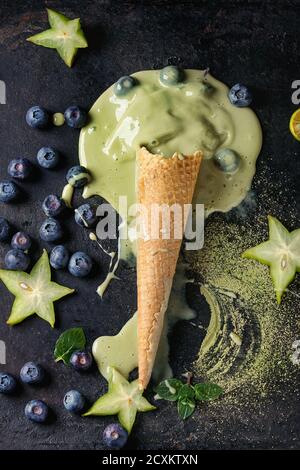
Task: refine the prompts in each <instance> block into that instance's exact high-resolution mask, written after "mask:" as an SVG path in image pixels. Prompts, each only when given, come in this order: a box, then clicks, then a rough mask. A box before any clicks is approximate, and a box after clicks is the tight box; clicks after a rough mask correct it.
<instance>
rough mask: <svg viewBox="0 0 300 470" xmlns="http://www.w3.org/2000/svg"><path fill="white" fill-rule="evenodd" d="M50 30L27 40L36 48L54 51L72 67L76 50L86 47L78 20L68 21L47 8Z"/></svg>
mask: <svg viewBox="0 0 300 470" xmlns="http://www.w3.org/2000/svg"><path fill="white" fill-rule="evenodd" d="M47 12H48V21H49V24H50V26H51V28H50V29H47V30H46V31H43V32H42V33H39V34H36V35H35V36H31V37H30V38H27V41H29V42H33V43H34V44H37V45H38V46H43V47H49V48H50V49H56V50H57V52H58V54H59V55H60V57H61V58H62V60H63V61H64V62H65V64H66V65H67V66H68V67H72V64H73V61H74V58H75V56H76V54H77V50H78V49H80V48H85V47H88V43H87V40H86V38H85V35H84V32H83V31H82V29H81V25H80V19H79V18H76V19H74V20H70V19H69V18H67V17H66V16H64V15H63V14H61V13H59V12H56V11H54V10H51V9H49V8H47Z"/></svg>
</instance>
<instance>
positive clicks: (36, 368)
mask: <svg viewBox="0 0 300 470" xmlns="http://www.w3.org/2000/svg"><path fill="white" fill-rule="evenodd" d="M70 364H71V365H72V366H73V367H74V369H75V370H77V371H79V372H85V371H87V370H89V369H90V368H91V365H92V356H91V354H90V353H89V352H87V351H74V352H73V354H72V356H71V358H70ZM45 379H46V372H45V369H44V368H43V367H42V366H41V365H40V364H36V363H34V362H27V363H26V364H25V365H24V366H23V367H22V369H21V371H20V380H21V382H22V383H23V384H29V385H41V384H43V383H44V382H45ZM17 387H18V382H17V380H16V379H15V377H13V376H12V375H11V374H7V373H3V372H0V393H2V394H5V395H12V394H14V393H15V392H16V390H17ZM63 404H64V407H65V408H66V410H68V411H70V412H71V413H82V412H83V411H84V409H85V407H86V399H85V397H84V396H83V395H82V394H81V393H80V392H78V391H77V390H70V391H68V392H67V393H66V394H65V396H64V399H63ZM25 416H26V418H28V419H29V420H31V421H34V422H36V423H45V422H46V421H47V418H48V416H49V407H48V405H47V404H46V403H45V402H44V401H42V400H31V401H30V402H28V403H27V404H26V406H25Z"/></svg>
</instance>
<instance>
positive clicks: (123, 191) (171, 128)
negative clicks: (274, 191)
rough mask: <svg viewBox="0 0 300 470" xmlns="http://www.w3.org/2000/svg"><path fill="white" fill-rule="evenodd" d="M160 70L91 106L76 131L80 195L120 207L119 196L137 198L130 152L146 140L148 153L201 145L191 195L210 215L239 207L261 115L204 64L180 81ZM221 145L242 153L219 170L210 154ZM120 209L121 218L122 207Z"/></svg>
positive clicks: (259, 136) (131, 200)
mask: <svg viewBox="0 0 300 470" xmlns="http://www.w3.org/2000/svg"><path fill="white" fill-rule="evenodd" d="M159 74H160V72H159V71H157V70H147V71H142V72H137V73H135V74H133V75H132V76H133V77H135V79H136V80H137V85H136V86H135V87H134V88H133V89H132V90H130V91H128V92H127V94H126V95H125V96H122V97H117V96H116V95H115V94H114V86H112V87H110V88H108V89H107V90H106V91H105V92H104V93H103V94H102V95H101V96H100V97H99V98H98V100H97V101H96V102H95V104H94V105H93V107H92V109H91V110H90V113H89V115H90V122H89V125H88V126H86V127H85V128H84V129H83V130H82V131H81V135H80V141H79V158H80V162H81V164H82V165H83V166H85V167H86V168H88V169H89V170H90V172H91V173H92V175H93V179H92V181H91V182H90V183H89V184H88V185H87V186H86V187H85V189H84V197H86V198H88V197H90V196H93V195H95V194H97V195H100V196H102V197H104V198H105V199H106V200H107V201H108V202H109V203H110V204H112V206H113V207H114V208H115V209H116V210H117V211H119V196H124V195H126V196H127V197H128V206H129V205H130V204H133V203H134V202H135V201H136V194H135V155H136V151H137V150H138V148H139V147H141V146H143V145H145V146H146V147H147V148H148V150H149V151H151V152H152V153H159V154H162V155H164V156H172V155H173V154H174V153H175V152H179V153H182V154H184V155H191V154H193V153H194V152H195V151H197V150H202V151H203V153H204V157H205V160H204V162H203V163H202V167H201V171H200V175H199V181H198V184H197V188H196V191H195V201H196V202H199V203H203V204H205V208H206V212H207V214H209V213H212V212H214V211H222V212H226V211H228V210H230V209H231V208H232V207H234V206H236V205H238V204H239V203H240V202H241V201H242V200H243V199H244V197H245V195H246V193H247V191H248V190H249V188H250V186H251V181H252V178H253V176H254V173H255V162H256V159H257V157H258V155H259V152H260V149H261V144H262V132H261V127H260V124H259V121H258V119H257V117H256V115H255V114H254V112H253V111H252V110H251V109H249V108H244V109H241V108H237V107H235V106H233V105H232V104H231V103H230V102H229V99H228V97H227V93H228V87H227V86H226V85H224V84H223V83H222V82H220V81H218V80H216V79H215V78H213V77H212V76H211V75H209V74H206V73H205V72H204V71H201V70H186V71H185V79H184V81H183V82H181V83H179V84H178V85H173V86H164V85H162V84H161V82H160V80H159ZM220 148H230V149H232V150H233V151H235V152H236V153H237V155H239V157H240V159H241V164H240V165H239V168H238V171H236V172H235V173H234V174H228V173H226V172H223V171H221V170H220V169H219V168H218V167H217V165H216V164H215V162H214V160H213V156H214V154H215V153H216V151H217V150H218V149H220ZM119 212H120V215H121V216H124V215H125V214H123V213H122V209H121V208H120V211H119Z"/></svg>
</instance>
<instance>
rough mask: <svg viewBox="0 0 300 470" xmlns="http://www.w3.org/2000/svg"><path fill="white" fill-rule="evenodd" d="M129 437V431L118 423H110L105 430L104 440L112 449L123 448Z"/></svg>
mask: <svg viewBox="0 0 300 470" xmlns="http://www.w3.org/2000/svg"><path fill="white" fill-rule="evenodd" d="M127 439H128V432H127V431H126V430H125V429H123V428H122V426H120V425H119V424H118V423H113V424H109V425H108V426H107V427H106V428H105V429H104V431H103V442H104V444H105V445H107V447H109V448H110V449H121V448H122V447H124V446H125V444H126V442H127Z"/></svg>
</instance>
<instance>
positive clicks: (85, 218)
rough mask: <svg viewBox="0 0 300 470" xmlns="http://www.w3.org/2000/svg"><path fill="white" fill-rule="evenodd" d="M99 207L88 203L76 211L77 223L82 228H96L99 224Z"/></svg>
mask: <svg viewBox="0 0 300 470" xmlns="http://www.w3.org/2000/svg"><path fill="white" fill-rule="evenodd" d="M96 212H97V207H96V206H95V205H92V204H89V203H86V204H82V206H79V207H78V208H77V209H76V210H75V222H76V223H77V224H78V225H81V226H82V227H86V228H90V227H94V226H95V224H96V222H97V215H96Z"/></svg>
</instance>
